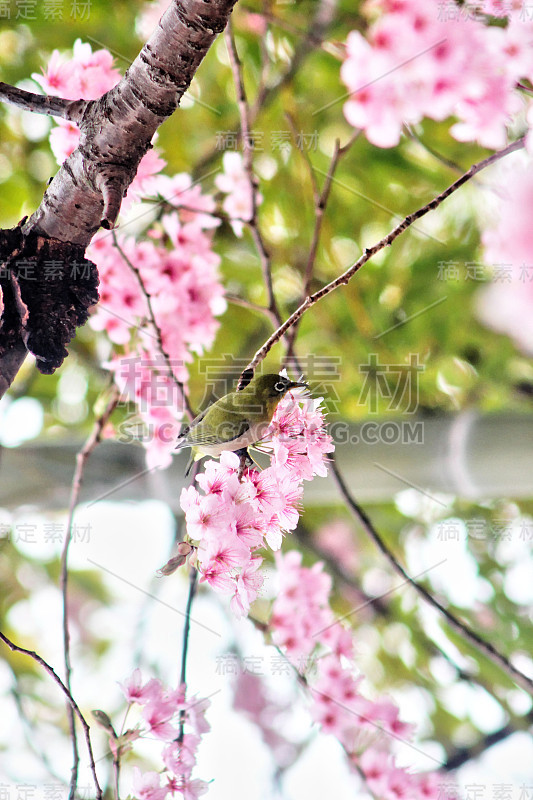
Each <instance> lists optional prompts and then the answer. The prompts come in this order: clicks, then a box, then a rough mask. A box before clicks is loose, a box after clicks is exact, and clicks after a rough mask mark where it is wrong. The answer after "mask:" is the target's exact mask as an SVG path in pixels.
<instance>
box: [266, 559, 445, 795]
mask: <svg viewBox="0 0 533 800" xmlns="http://www.w3.org/2000/svg"><path fill="white" fill-rule="evenodd" d="M276 562H277V567H278V577H279V591H278V593H277V595H276V599H275V601H274V604H273V607H272V615H271V618H270V622H269V630H270V632H271V635H272V640H273V642H274V644H276V645H277V646H278V647H279V648H280V650H281V651H282V652H283V653H284V654H285V655H286V657H287V658H288V659H289V661H290V662H291V663H292V664H293V665H294V666H295V668H296V669H297V670H298V672H299V673H300V675H301V676H302V678H303V679H304V680H305V682H306V684H307V686H308V688H309V691H310V696H311V701H312V711H311V713H312V716H313V719H314V720H315V721H316V722H317V723H318V724H319V725H320V728H321V730H322V731H323V732H324V733H329V734H332V735H333V736H335V737H336V738H337V739H338V740H339V741H340V743H341V744H342V746H343V748H344V750H345V751H346V753H347V755H348V757H349V759H350V762H351V763H352V765H353V766H354V768H356V769H357V770H358V771H359V773H360V774H362V775H363V776H364V778H365V781H366V783H367V785H368V787H369V789H370V791H371V792H372V794H373V795H374V796H375V797H380V798H383V800H401V798H406V799H407V798H408V799H409V800H437V798H439V800H444V798H443V795H442V792H441V788H442V787H441V786H440V787H439V778H438V775H436V774H435V773H421V774H413V773H410V772H409V771H408V770H406V769H405V768H403V767H399V766H398V765H397V764H396V762H395V759H394V755H393V754H392V752H391V744H392V743H393V742H394V740H397V739H401V740H402V741H409V740H410V739H411V737H412V726H411V725H409V724H407V723H405V722H403V721H402V720H401V719H400V717H399V710H398V707H397V706H396V704H395V703H394V702H392V700H390V699H388V698H381V699H378V700H371V699H369V698H368V697H366V696H365V695H364V694H363V692H362V687H361V684H362V683H363V676H362V675H356V666H355V662H354V656H353V640H352V635H351V632H350V631H349V630H348V629H347V628H345V627H344V626H343V625H342V624H341V622H340V621H339V620H337V619H336V617H335V615H334V613H333V611H332V609H331V606H330V594H331V588H332V581H331V578H330V576H329V575H327V574H326V573H325V572H324V570H323V565H322V563H315V564H314V565H313V566H312V567H304V566H302V556H301V554H300V553H298V552H297V551H295V550H293V551H290V552H288V553H287V554H286V555H284V556H282V555H281V554H279V553H277V554H276Z"/></svg>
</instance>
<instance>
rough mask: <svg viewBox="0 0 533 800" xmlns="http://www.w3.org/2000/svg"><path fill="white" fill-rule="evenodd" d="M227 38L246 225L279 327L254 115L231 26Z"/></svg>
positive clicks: (227, 31)
mask: <svg viewBox="0 0 533 800" xmlns="http://www.w3.org/2000/svg"><path fill="white" fill-rule="evenodd" d="M225 37H226V46H227V48H228V55H229V60H230V65H231V71H232V73H233V82H234V84H235V92H236V94H237V105H238V107H239V117H240V121H241V139H242V150H243V153H242V157H243V162H244V169H245V170H246V173H247V175H248V180H249V182H250V192H251V203H252V213H251V216H250V219H249V220H247V222H246V224H247V225H248V227H249V228H250V231H251V234H252V238H253V240H254V243H255V246H256V249H257V252H258V255H259V260H260V262H261V269H262V271H263V279H264V281H265V286H266V290H267V296H268V308H269V310H270V311H271V312H272V314H273V315H274V316H275V317H276V319H277V320H278V324H279V323H280V322H281V316H280V313H279V310H278V306H277V303H276V297H275V295H274V287H273V285H272V263H271V259H270V255H269V253H268V251H267V248H266V245H265V242H264V239H263V236H262V235H261V231H260V230H259V225H258V222H257V178H256V177H255V174H254V166H253V155H254V144H253V137H252V131H251V123H250V120H251V113H250V109H249V107H248V101H247V99H246V92H245V89H244V81H243V76H242V64H241V61H240V59H239V55H238V53H237V48H236V46H235V39H234V38H233V32H232V29H231V25H230V24H229V23H228V27H227V28H226V33H225Z"/></svg>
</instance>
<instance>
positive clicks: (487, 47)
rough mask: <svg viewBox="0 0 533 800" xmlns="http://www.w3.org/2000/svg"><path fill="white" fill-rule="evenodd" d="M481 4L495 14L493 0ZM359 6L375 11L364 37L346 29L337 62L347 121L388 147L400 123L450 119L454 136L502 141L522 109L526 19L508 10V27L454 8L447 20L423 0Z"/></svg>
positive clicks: (531, 28) (493, 143)
mask: <svg viewBox="0 0 533 800" xmlns="http://www.w3.org/2000/svg"><path fill="white" fill-rule="evenodd" d="M507 6H509V4H507ZM486 7H487V10H488V13H497V12H498V3H497V2H495V0H494V2H491V3H487V4H486ZM366 9H367V11H368V12H369V13H370V12H372V13H373V14H374V13H375V12H376V11H377V12H378V13H379V12H380V13H379V16H378V18H377V19H376V20H375V21H374V22H372V24H371V25H370V26H369V28H368V30H367V32H366V34H365V36H363V35H362V34H361V33H360V32H359V31H352V32H351V33H350V34H349V35H348V38H347V41H346V59H345V61H344V63H343V65H342V68H341V78H342V80H343V81H344V83H345V84H346V86H347V88H348V91H349V97H348V99H347V101H346V103H345V105H344V114H345V117H346V119H347V120H348V122H349V123H350V124H351V125H353V126H354V127H355V128H362V129H363V130H364V131H365V134H366V136H367V138H368V140H369V141H370V142H372V143H373V144H375V145H376V146H378V147H394V146H395V145H397V144H398V142H399V140H400V135H401V131H402V128H403V126H404V125H406V124H414V123H417V122H419V121H420V120H421V119H423V118H424V117H430V118H432V119H437V120H444V119H446V118H452V117H456V118H457V119H458V121H457V122H456V123H455V124H454V125H452V127H451V133H452V135H453V136H455V137H456V138H457V139H459V140H460V141H477V142H479V143H480V144H483V145H485V146H486V147H492V148H495V147H502V146H503V145H504V144H505V143H506V140H507V126H508V125H509V124H510V122H511V121H512V119H513V117H514V116H515V115H516V114H517V112H519V111H520V109H521V107H522V101H521V99H520V97H519V95H518V94H517V93H516V84H517V83H518V81H519V80H520V78H527V77H528V76H530V74H531V68H532V57H533V56H532V53H533V50H532V46H531V45H532V41H533V39H532V37H533V24H532V23H531V21H527V20H524V19H518V16H517V15H516V14H515V15H514V16H511V20H510V23H509V24H508V25H507V27H505V28H502V27H495V26H491V27H489V26H488V25H487V24H486V22H485V20H484V19H483V17H482V15H477V16H476V15H474V14H470V15H469V14H463V13H459V12H460V9H458V13H457V14H456V16H455V17H454V18H453V19H451V20H450V19H447V18H446V15H445V14H442V13H440V14H439V13H437V12H436V11H435V9H434V8H431V6H430V5H428V4H427V3H426V2H424V0H403V1H402V2H394V3H392V2H389V1H388V0H375V2H372V3H367V4H366Z"/></svg>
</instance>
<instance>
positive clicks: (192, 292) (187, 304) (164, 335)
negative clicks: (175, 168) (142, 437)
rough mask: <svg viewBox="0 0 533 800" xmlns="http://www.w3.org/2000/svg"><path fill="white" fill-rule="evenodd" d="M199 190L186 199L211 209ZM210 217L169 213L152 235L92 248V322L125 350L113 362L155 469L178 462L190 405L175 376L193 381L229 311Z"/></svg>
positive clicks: (185, 193) (102, 241)
mask: <svg viewBox="0 0 533 800" xmlns="http://www.w3.org/2000/svg"><path fill="white" fill-rule="evenodd" d="M187 181H189V182H190V178H188V176H179V175H178V176H175V178H174V179H172V180H170V179H168V182H169V183H172V182H173V183H174V185H176V184H177V185H180V184H183V183H184V182H185V183H186V182H187ZM195 189H196V187H194V189H193V188H183V189H182V190H181V192H182V197H185V199H186V200H187V201H188V202H191V203H192V202H193V201H194V200H195V199H196V200H197V201H198V205H199V207H200V208H202V207H203V208H205V206H206V202H205V201H206V200H211V198H209V197H206V196H198V194H197V192H196V191H195ZM207 219H209V223H211V221H212V218H211V217H208V215H207V214H205V213H204V212H203V210H202V211H200V212H199V213H197V214H194V215H193V214H192V213H191V212H190V211H187V212H185V215H184V216H182V215H181V214H179V213H178V211H173V212H171V213H169V214H165V215H164V216H163V217H162V219H161V222H160V226H159V229H158V230H157V231H156V230H152V231H150V232H149V234H151V237H152V238H150V239H146V240H140V241H137V240H135V239H133V238H132V237H129V238H125V237H122V236H117V241H118V243H119V246H120V249H118V248H117V247H115V245H114V242H113V239H112V237H111V236H110V235H109V234H108V233H103V234H101V235H99V236H98V237H97V238H96V239H95V240H94V241H93V243H92V244H91V246H90V247H89V248H88V255H89V257H90V258H92V259H93V260H94V261H95V263H96V264H97V265H98V271H99V274H100V281H101V289H100V303H99V305H98V306H97V308H96V311H95V313H94V314H93V316H92V317H91V320H90V324H91V326H92V327H93V328H94V329H95V330H98V331H105V332H106V333H107V335H108V336H109V338H110V339H111V341H112V342H113V343H114V344H115V345H119V346H120V347H121V350H122V351H123V352H121V353H120V355H119V354H115V355H114V356H113V358H112V359H111V360H110V362H109V363H108V364H107V366H108V368H109V369H111V370H112V372H113V374H114V377H115V382H116V383H117V385H118V387H119V388H120V390H121V392H122V395H123V397H124V398H126V399H128V400H130V401H132V402H134V403H135V404H136V406H137V410H138V414H139V416H140V418H141V420H142V422H143V423H144V425H145V426H146V428H147V431H148V435H147V436H146V446H147V460H148V466H149V467H152V466H168V464H169V463H170V460H171V458H172V455H171V454H172V450H173V446H174V442H175V440H176V437H177V435H178V432H179V423H180V420H181V417H182V413H183V405H184V404H183V396H182V390H181V389H179V387H178V384H177V383H176V381H175V379H176V380H177V381H179V382H180V383H181V384H186V382H187V379H188V370H187V366H186V365H187V364H188V363H189V362H190V361H192V353H201V352H202V351H203V350H204V348H206V347H209V346H210V345H211V344H212V342H213V340H214V337H215V333H216V330H217V327H218V323H217V321H216V315H218V314H220V313H222V312H223V311H224V309H225V300H224V297H223V288H222V285H221V283H220V281H219V278H218V266H219V260H220V259H219V256H218V255H217V254H216V253H214V252H213V250H212V249H211V236H210V232H209V230H207V231H206V230H205V228H204V227H203V225H204V220H207ZM132 266H133V267H134V268H135V269H136V270H137V271H138V275H136V274H135V272H134V270H132ZM139 277H140V279H141V281H142V285H143V287H144V292H143V291H142V290H141V286H140V282H139ZM146 294H148V295H149V297H150V306H151V308H149V307H148V300H147V297H146ZM152 315H153V318H154V319H155V322H156V326H157V329H156V328H155V327H154V325H153V319H152ZM170 370H172V371H170Z"/></svg>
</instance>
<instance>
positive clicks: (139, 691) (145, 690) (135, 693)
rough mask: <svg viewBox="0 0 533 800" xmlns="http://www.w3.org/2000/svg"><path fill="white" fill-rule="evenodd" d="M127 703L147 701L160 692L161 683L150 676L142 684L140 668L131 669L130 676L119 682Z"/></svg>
mask: <svg viewBox="0 0 533 800" xmlns="http://www.w3.org/2000/svg"><path fill="white" fill-rule="evenodd" d="M119 685H120V688H121V689H122V691H123V693H124V697H125V698H126V700H127V701H128V703H139V704H140V705H142V704H143V703H148V702H149V701H150V700H152V699H154V697H156V696H158V695H159V694H160V692H161V683H160V681H158V680H156V679H155V678H151V679H150V680H149V681H148V682H147V683H145V684H144V685H143V682H142V674H141V670H140V669H138V668H137V669H135V670H133V672H132V674H131V677H130V678H129V679H128V680H126V681H124V683H121V684H119Z"/></svg>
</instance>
